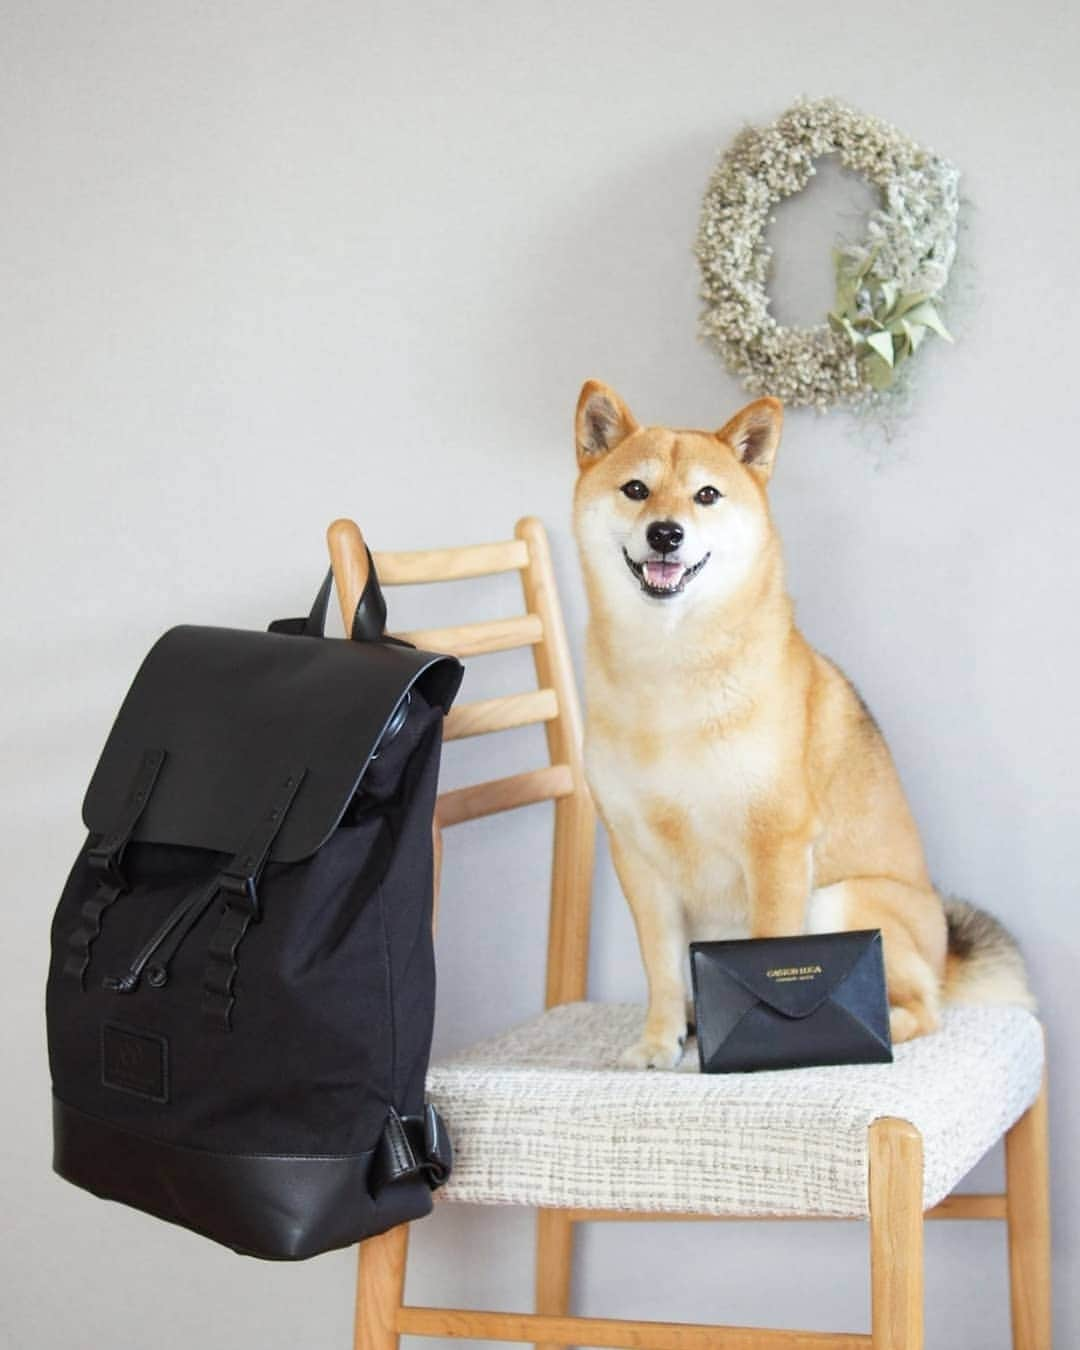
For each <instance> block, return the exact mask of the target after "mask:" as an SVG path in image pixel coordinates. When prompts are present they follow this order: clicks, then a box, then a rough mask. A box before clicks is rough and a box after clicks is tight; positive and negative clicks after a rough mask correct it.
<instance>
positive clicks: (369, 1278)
mask: <svg viewBox="0 0 1080 1350" xmlns="http://www.w3.org/2000/svg"><path fill="white" fill-rule="evenodd" d="M408 1250H409V1225H408V1224H405V1223H402V1224H398V1226H397V1227H396V1228H391V1229H389V1230H388V1231H387V1232H385V1233H380V1234H379V1236H378V1237H373V1238H368V1239H367V1240H366V1241H365V1242H361V1243H360V1247H359V1250H358V1254H357V1260H358V1262H359V1268H358V1270H357V1276H356V1322H355V1332H354V1335H353V1350H398V1339H399V1337H398V1329H397V1314H398V1309H399V1308H400V1307H401V1302H402V1295H403V1294H404V1292H405V1257H406V1255H407V1253H408Z"/></svg>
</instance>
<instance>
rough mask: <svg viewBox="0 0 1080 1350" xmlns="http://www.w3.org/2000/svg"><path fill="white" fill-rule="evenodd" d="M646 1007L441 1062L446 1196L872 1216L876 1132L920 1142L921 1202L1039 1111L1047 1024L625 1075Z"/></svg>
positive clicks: (1002, 1011)
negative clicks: (815, 1062)
mask: <svg viewBox="0 0 1080 1350" xmlns="http://www.w3.org/2000/svg"><path fill="white" fill-rule="evenodd" d="M642 1021H643V1010H642V1009H641V1008H638V1007H634V1006H628V1005H624V1004H601V1003H570V1004H564V1005H563V1006H561V1007H557V1008H553V1009H551V1010H550V1011H549V1012H546V1013H544V1014H543V1015H542V1016H541V1017H538V1018H536V1019H534V1020H533V1021H531V1022H527V1023H525V1024H524V1025H522V1026H519V1027H516V1028H514V1029H513V1030H511V1031H508V1032H506V1033H504V1034H503V1035H500V1036H496V1037H494V1038H493V1039H491V1040H487V1041H483V1042H481V1043H479V1044H477V1045H474V1046H472V1047H471V1048H469V1049H468V1050H465V1051H464V1052H462V1053H460V1054H457V1055H455V1056H453V1057H452V1058H450V1059H447V1060H445V1061H443V1062H441V1063H437V1064H434V1065H433V1066H432V1068H431V1070H430V1072H429V1075H428V1094H429V1098H430V1100H431V1101H433V1102H434V1103H435V1105H436V1106H437V1107H438V1109H439V1111H440V1112H442V1114H443V1116H444V1118H445V1120H446V1122H447V1125H448V1127H449V1131H450V1135H451V1138H452V1140H453V1144H454V1153H455V1161H454V1171H453V1175H452V1176H451V1179H450V1181H449V1183H448V1184H447V1186H446V1188H445V1191H444V1192H443V1194H444V1196H445V1198H446V1199H452V1200H459V1201H469V1202H473V1203H479V1204H520V1205H541V1206H554V1207H570V1208H579V1209H622V1210H642V1211H657V1212H668V1213H688V1214H729V1215H754V1214H762V1215H765V1214H770V1215H774V1214H789V1215H808V1214H815V1215H821V1216H851V1215H856V1216H858V1215H866V1213H867V1212H868V1205H867V1131H868V1128H869V1126H870V1124H871V1123H872V1122H873V1121H874V1120H876V1119H877V1118H879V1117H881V1116H898V1117H900V1118H902V1119H904V1120H907V1121H910V1122H911V1123H912V1124H913V1125H915V1126H916V1127H917V1128H918V1129H919V1131H920V1132H921V1134H922V1137H923V1149H924V1159H925V1196H924V1198H925V1203H926V1207H927V1208H929V1207H930V1206H932V1205H935V1204H937V1202H938V1201H939V1200H942V1199H943V1198H944V1197H945V1196H946V1195H948V1194H949V1193H950V1192H951V1191H952V1190H953V1188H954V1187H955V1185H956V1183H957V1182H958V1181H959V1180H960V1179H961V1178H962V1177H963V1176H964V1174H965V1173H966V1172H968V1171H969V1170H970V1168H971V1167H972V1166H973V1165H974V1164H975V1163H976V1162H977V1161H978V1160H979V1158H981V1157H982V1155H983V1154H984V1153H986V1151H987V1150H988V1149H989V1148H991V1147H992V1146H993V1145H994V1144H995V1143H996V1142H997V1141H998V1140H999V1139H1000V1138H1001V1136H1002V1135H1003V1134H1004V1133H1005V1131H1006V1130H1007V1129H1008V1128H1009V1127H1010V1126H1011V1125H1012V1124H1013V1123H1014V1122H1015V1121H1016V1120H1017V1119H1018V1118H1019V1117H1020V1116H1021V1115H1022V1114H1023V1113H1024V1111H1025V1110H1026V1109H1027V1108H1028V1107H1029V1106H1030V1105H1031V1103H1032V1102H1033V1101H1034V1100H1035V1098H1036V1096H1037V1095H1038V1091H1039V1084H1040V1081H1041V1077H1042V1063H1043V1038H1042V1031H1041V1028H1040V1025H1039V1023H1038V1021H1037V1020H1036V1019H1035V1018H1034V1017H1032V1016H1031V1014H1030V1013H1027V1012H1025V1011H1023V1010H1022V1009H1020V1008H1011V1007H980V1008H952V1009H949V1010H948V1011H947V1012H946V1013H945V1016H944V1019H943V1024H942V1027H941V1029H940V1030H939V1031H938V1032H936V1033H935V1034H934V1035H932V1036H925V1037H922V1038H920V1039H918V1040H915V1041H912V1042H910V1043H908V1044H905V1045H900V1046H897V1047H896V1058H895V1062H894V1063H892V1064H867V1065H842V1066H831V1067H829V1068H816V1069H791V1070H786V1071H783V1072H771V1073H750V1074H723V1075H718V1074H701V1073H699V1072H698V1071H697V1048H696V1046H694V1045H693V1044H692V1043H691V1044H690V1045H688V1047H687V1053H686V1056H685V1057H684V1059H683V1063H682V1065H681V1066H680V1068H679V1070H677V1071H676V1072H674V1073H663V1072H647V1071H642V1070H631V1069H620V1068H619V1067H618V1056H619V1052H620V1051H621V1050H623V1049H624V1048H625V1047H626V1046H628V1045H630V1044H631V1043H632V1042H633V1041H634V1040H635V1039H636V1038H637V1036H638V1034H639V1031H640V1029H641V1025H642Z"/></svg>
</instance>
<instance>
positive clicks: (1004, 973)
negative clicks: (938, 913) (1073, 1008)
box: [943, 898, 1035, 1012]
mask: <svg viewBox="0 0 1080 1350" xmlns="http://www.w3.org/2000/svg"><path fill="white" fill-rule="evenodd" d="M944 904H945V920H946V923H947V924H948V927H949V953H948V956H947V957H946V961H945V985H944V991H943V992H944V998H945V1002H946V1003H1017V1004H1019V1005H1020V1007H1022V1008H1030V1009H1031V1010H1032V1012H1034V1011H1035V997H1034V995H1033V994H1032V992H1031V989H1030V987H1029V985H1028V976H1027V967H1026V966H1025V964H1024V958H1023V956H1021V954H1020V948H1019V947H1018V946H1017V943H1016V939H1015V938H1014V937H1013V935H1012V934H1011V933H1010V932H1009V930H1008V929H1007V928H1006V927H1005V925H1004V924H1002V923H999V922H998V920H997V919H995V918H994V916H993V915H992V914H987V912H986V910H984V909H979V908H978V907H977V906H975V905H970V904H968V902H967V901H966V900H956V899H952V898H949V899H946V900H945V901H944Z"/></svg>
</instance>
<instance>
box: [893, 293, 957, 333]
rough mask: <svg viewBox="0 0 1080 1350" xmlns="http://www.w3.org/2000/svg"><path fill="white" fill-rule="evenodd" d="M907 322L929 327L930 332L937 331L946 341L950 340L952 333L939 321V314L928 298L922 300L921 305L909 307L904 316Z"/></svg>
mask: <svg viewBox="0 0 1080 1350" xmlns="http://www.w3.org/2000/svg"><path fill="white" fill-rule="evenodd" d="M904 317H905V318H906V319H907V321H908V323H911V324H916V323H917V324H921V325H922V326H923V328H929V329H930V331H931V332H932V333H937V335H938V336H939V337H943V338H944V339H945V341H946V342H951V341H952V340H953V339H952V334H951V333H950V332H949V330H948V329H947V328H946V327H945V325H944V324H943V323H942V321H941V315H940V314H938V312H937V310H936V309H935V308H934V306H933V304H932V303H931V302H930V301H929V300H924V301H923V303H922V304H921V305H916V306H915V308H914V309H909V310H908V312H907V314H906V315H905V316H904Z"/></svg>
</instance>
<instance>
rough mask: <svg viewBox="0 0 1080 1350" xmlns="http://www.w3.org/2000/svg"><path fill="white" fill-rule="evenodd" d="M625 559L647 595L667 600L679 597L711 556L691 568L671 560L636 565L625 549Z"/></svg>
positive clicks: (707, 555)
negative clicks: (675, 596) (669, 597)
mask: <svg viewBox="0 0 1080 1350" xmlns="http://www.w3.org/2000/svg"><path fill="white" fill-rule="evenodd" d="M623 557H624V558H625V559H626V565H627V567H629V569H630V571H631V572H633V574H634V576H636V577H637V579H638V581H639V582H640V583H641V589H642V590H643V591H644V592H645V594H646V595H653V596H656V597H657V598H658V599H661V600H665V599H667V597H668V596H671V595H678V594H679V593H680V591H683V590H685V589H686V583H687V582H688V581H690V580H691V579H692V578H693V577H696V576H697V574H698V573H699V572H700V571H701V569H702V568H703V567H704V566H705V564H706V563H707V562H708V561H709V557H710V555H709V554H708V553H706V554H705V556H704V558H701V559H699V560H698V561H697V562H696V563H694V564H692V565H691V566H690V567H687V565H686V564H685V563H682V562H673V561H672V560H671V559H670V558H646V559H645V561H644V562H639V563H636V562H635V561H634V560H633V558H631V556H630V554H629V553H627V551H626V549H625V548H624V549H623Z"/></svg>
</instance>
